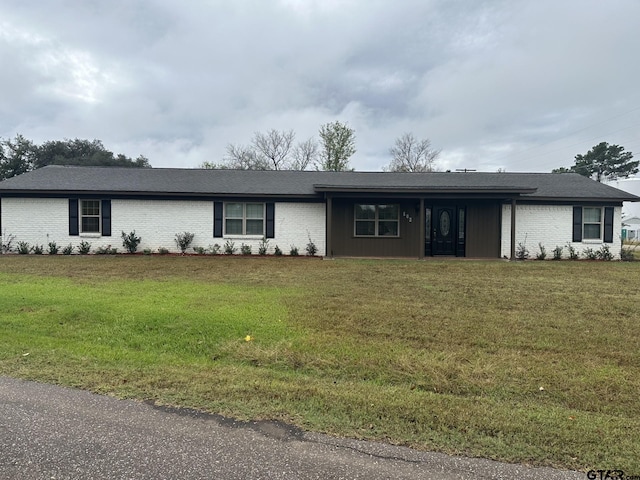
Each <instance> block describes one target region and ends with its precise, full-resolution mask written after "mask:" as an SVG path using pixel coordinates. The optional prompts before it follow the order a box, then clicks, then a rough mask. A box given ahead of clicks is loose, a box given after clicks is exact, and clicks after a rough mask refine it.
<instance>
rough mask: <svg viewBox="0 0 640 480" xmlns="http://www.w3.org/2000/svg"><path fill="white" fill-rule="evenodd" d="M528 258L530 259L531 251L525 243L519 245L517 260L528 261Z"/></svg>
mask: <svg viewBox="0 0 640 480" xmlns="http://www.w3.org/2000/svg"><path fill="white" fill-rule="evenodd" d="M527 258H529V249H528V248H527V247H526V245H525V244H524V243H518V248H516V260H526V259H527Z"/></svg>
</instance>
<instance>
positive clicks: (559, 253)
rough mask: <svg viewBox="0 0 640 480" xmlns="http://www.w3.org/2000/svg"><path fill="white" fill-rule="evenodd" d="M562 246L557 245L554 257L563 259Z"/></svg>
mask: <svg viewBox="0 0 640 480" xmlns="http://www.w3.org/2000/svg"><path fill="white" fill-rule="evenodd" d="M562 250H563V248H562V247H559V246H557V245H556V248H554V249H553V259H554V260H562Z"/></svg>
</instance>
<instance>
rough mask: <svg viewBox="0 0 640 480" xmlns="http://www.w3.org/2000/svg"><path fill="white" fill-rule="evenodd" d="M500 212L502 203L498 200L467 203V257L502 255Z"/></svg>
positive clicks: (497, 256)
mask: <svg viewBox="0 0 640 480" xmlns="http://www.w3.org/2000/svg"><path fill="white" fill-rule="evenodd" d="M500 212H501V208H500V204H498V203H496V202H474V203H470V204H468V205H467V238H466V240H467V244H466V256H467V257H470V258H499V257H500Z"/></svg>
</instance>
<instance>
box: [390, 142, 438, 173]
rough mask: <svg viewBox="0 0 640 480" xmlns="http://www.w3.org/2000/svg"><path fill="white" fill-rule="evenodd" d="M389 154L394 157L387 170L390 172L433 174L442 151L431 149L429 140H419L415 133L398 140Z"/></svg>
mask: <svg viewBox="0 0 640 480" xmlns="http://www.w3.org/2000/svg"><path fill="white" fill-rule="evenodd" d="M389 153H391V156H392V157H393V158H392V159H391V163H390V164H389V166H388V167H387V168H386V170H388V171H389V172H433V171H434V163H435V161H436V159H437V158H438V157H439V156H440V150H434V149H433V148H431V141H430V140H429V139H424V140H417V139H416V138H415V137H414V136H413V133H405V134H404V135H402V136H401V137H399V138H396V144H395V146H393V147H392V148H391V149H390V150H389Z"/></svg>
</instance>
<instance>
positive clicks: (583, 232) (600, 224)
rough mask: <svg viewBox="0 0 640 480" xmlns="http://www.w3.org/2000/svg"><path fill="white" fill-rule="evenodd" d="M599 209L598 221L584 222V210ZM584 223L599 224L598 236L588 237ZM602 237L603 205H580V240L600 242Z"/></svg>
mask: <svg viewBox="0 0 640 480" xmlns="http://www.w3.org/2000/svg"><path fill="white" fill-rule="evenodd" d="M587 209H591V210H599V211H600V221H599V222H585V217H586V215H585V210H587ZM586 225H599V227H600V229H599V234H598V235H599V236H598V237H588V236H587V235H586V231H585V226H586ZM603 239H604V208H603V207H582V241H583V242H602V241H603Z"/></svg>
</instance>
